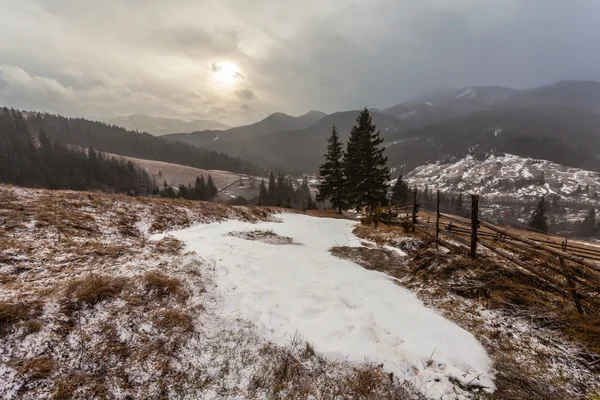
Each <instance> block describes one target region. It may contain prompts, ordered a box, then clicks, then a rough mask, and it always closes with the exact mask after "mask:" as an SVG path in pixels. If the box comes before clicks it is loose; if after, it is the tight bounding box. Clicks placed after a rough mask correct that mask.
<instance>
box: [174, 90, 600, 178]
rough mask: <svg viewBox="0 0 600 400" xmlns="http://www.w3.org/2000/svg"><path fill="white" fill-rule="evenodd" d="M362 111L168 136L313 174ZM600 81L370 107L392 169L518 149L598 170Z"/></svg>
mask: <svg viewBox="0 0 600 400" xmlns="http://www.w3.org/2000/svg"><path fill="white" fill-rule="evenodd" d="M357 114H358V110H353V111H343V112H337V113H333V114H329V115H325V114H323V113H320V112H315V111H313V112H310V113H308V114H305V115H303V116H301V117H296V118H295V117H290V116H287V115H285V114H279V113H276V114H273V115H271V116H269V117H267V118H266V119H264V120H262V121H260V122H257V123H255V124H252V125H248V126H242V127H237V128H232V129H229V130H224V131H218V132H216V131H200V132H193V133H190V134H175V135H166V136H165V139H167V140H174V141H181V142H185V143H189V144H193V145H195V146H198V147H205V148H208V149H213V150H218V151H221V152H224V153H227V154H229V155H232V156H237V157H241V158H245V159H250V160H252V161H253V162H255V163H257V164H258V165H262V166H264V167H267V168H277V169H281V170H287V171H294V172H314V171H316V169H317V167H318V165H319V163H320V162H321V160H322V155H323V152H324V151H325V144H326V138H327V136H328V135H329V133H330V131H331V127H332V125H333V124H334V123H335V124H336V126H337V127H338V131H339V133H340V135H341V137H342V139H344V140H345V139H347V136H348V134H349V131H350V128H351V127H352V125H353V124H354V119H355V118H356V116H357ZM599 114H600V83H597V82H589V81H585V82H583V81H561V82H558V83H556V84H554V85H550V86H545V87H540V88H534V89H529V90H515V89H510V88H504V87H498V86H471V87H465V88H460V89H440V90H435V91H432V92H429V93H425V94H423V95H421V96H418V97H415V98H413V99H410V100H408V101H405V102H403V103H400V104H397V105H394V106H391V107H389V108H385V109H383V110H372V116H373V121H374V123H375V124H376V125H377V127H378V128H379V129H380V130H381V133H382V136H383V137H384V138H385V139H386V142H387V143H386V146H388V148H387V150H386V154H387V156H388V157H389V159H390V165H391V166H392V167H399V168H401V169H402V170H405V171H406V172H408V171H409V170H411V169H412V168H414V167H416V166H418V165H422V164H424V163H428V162H436V161H440V160H448V161H452V160H456V159H458V158H462V157H464V156H466V155H467V154H471V153H478V154H479V157H481V156H485V155H486V154H491V153H493V152H503V151H504V152H512V153H513V154H517V155H520V156H523V157H537V158H543V159H548V160H550V161H553V162H557V163H562V164H565V165H570V166H573V167H580V168H589V169H599V168H600V158H599V156H598V155H599V154H600V133H599V132H600V115H599Z"/></svg>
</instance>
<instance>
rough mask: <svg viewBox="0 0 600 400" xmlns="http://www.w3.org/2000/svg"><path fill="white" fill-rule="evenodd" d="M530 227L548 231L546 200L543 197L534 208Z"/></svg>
mask: <svg viewBox="0 0 600 400" xmlns="http://www.w3.org/2000/svg"><path fill="white" fill-rule="evenodd" d="M529 227H530V228H532V229H535V230H537V231H541V232H548V218H547V217H546V201H545V200H544V198H543V197H542V198H541V199H540V202H539V203H538V205H537V206H536V207H535V210H533V213H532V214H531V218H530V219H529Z"/></svg>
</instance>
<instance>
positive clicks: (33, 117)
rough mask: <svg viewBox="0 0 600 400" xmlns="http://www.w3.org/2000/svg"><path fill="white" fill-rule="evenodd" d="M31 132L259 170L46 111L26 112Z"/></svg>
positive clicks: (198, 164)
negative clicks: (42, 132) (41, 130)
mask: <svg viewBox="0 0 600 400" xmlns="http://www.w3.org/2000/svg"><path fill="white" fill-rule="evenodd" d="M26 120H27V125H28V129H29V130H30V131H31V132H38V131H39V130H40V129H43V130H44V131H45V132H46V133H47V134H48V136H49V137H50V138H51V139H52V140H54V141H56V142H59V143H64V144H70V145H76V146H79V147H83V148H87V147H90V146H91V147H93V148H95V149H96V150H99V151H102V152H105V153H114V154H119V155H122V156H129V157H135V158H142V159H148V160H156V161H164V162H169V163H174V164H181V165H188V166H191V167H195V168H205V169H220V170H227V171H232V172H239V173H248V174H256V173H257V172H258V171H259V169H258V168H257V167H256V166H255V165H254V164H252V163H250V162H248V161H246V160H244V159H241V158H237V157H230V156H228V155H226V154H223V153H220V152H218V151H213V150H204V149H199V148H196V147H194V146H190V145H188V144H184V143H172V142H169V141H167V140H165V139H163V138H159V137H155V136H152V135H150V134H148V133H139V132H133V131H128V130H126V129H124V128H120V127H117V126H114V125H107V124H104V123H101V122H94V121H89V120H86V119H83V118H65V117H62V116H59V115H51V114H46V113H27V119H26Z"/></svg>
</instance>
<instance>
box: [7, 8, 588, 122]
mask: <svg viewBox="0 0 600 400" xmlns="http://www.w3.org/2000/svg"><path fill="white" fill-rule="evenodd" d="M0 10H2V11H1V12H0V105H7V106H12V107H16V108H23V109H38V110H46V111H51V112H56V113H61V114H65V115H70V116H85V117H89V118H96V119H107V118H110V117H113V116H120V115H129V114H133V113H144V114H150V115H156V116H171V117H181V118H185V119H191V118H203V119H204V118H206V119H215V120H219V121H222V122H224V123H228V124H231V125H236V124H242V123H247V122H253V121H256V120H258V119H259V118H261V117H264V116H266V115H267V114H269V113H271V112H274V111H282V112H286V113H289V114H292V115H299V114H302V113H304V112H307V111H309V110H311V109H318V110H322V111H325V112H334V111H340V110H347V109H356V108H359V107H363V106H365V105H366V106H369V107H378V108H383V107H387V106H391V105H394V104H396V103H399V102H401V101H403V100H406V99H407V98H409V97H411V96H414V95H417V94H420V93H421V92H424V91H428V90H430V89H433V88H436V87H440V86H452V87H461V86H469V85H492V84H493V85H503V86H509V87H515V88H523V87H532V86H537V85H543V84H548V83H552V82H554V81H558V80H561V79H567V78H572V79H595V80H598V79H600V51H598V44H599V43H600V1H597V0H577V1H571V0H214V1H209V0H178V1H167V0H101V1H99V0H0Z"/></svg>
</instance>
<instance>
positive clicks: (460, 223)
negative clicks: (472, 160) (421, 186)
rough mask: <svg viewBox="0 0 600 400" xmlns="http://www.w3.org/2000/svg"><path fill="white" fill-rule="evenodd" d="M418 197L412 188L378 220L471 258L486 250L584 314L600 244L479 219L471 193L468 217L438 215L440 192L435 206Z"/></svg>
mask: <svg viewBox="0 0 600 400" xmlns="http://www.w3.org/2000/svg"><path fill="white" fill-rule="evenodd" d="M417 196H418V194H417V192H416V191H415V192H413V196H412V201H411V203H408V204H402V205H399V206H393V205H392V204H390V205H388V208H387V210H386V211H384V212H383V213H382V214H381V217H380V219H381V221H382V222H383V223H386V224H388V225H403V226H404V227H405V228H406V229H411V230H412V231H413V232H414V231H419V232H421V233H423V234H425V235H427V236H429V237H431V238H433V239H434V240H435V241H436V242H437V243H440V244H442V245H444V246H446V247H448V248H451V249H452V248H456V247H457V246H459V247H464V248H466V249H468V254H469V256H470V257H472V258H476V257H478V255H481V254H482V253H484V252H485V251H489V252H491V253H493V254H494V255H496V256H498V257H500V258H502V259H504V260H506V261H508V262H510V263H513V264H514V265H516V266H518V267H519V268H522V269H524V270H526V271H527V272H529V273H531V274H533V275H535V276H537V277H538V278H540V279H542V280H544V281H545V282H546V283H547V284H548V285H551V286H552V287H553V288H554V289H555V291H556V292H557V293H561V294H564V295H565V296H569V297H571V298H572V299H573V301H574V302H575V305H576V308H577V310H578V311H579V312H583V309H582V306H581V301H582V299H583V298H584V297H583V293H587V294H588V295H598V293H600V247H595V246H593V245H586V244H585V243H581V242H575V243H574V242H572V241H571V242H569V241H568V240H567V239H566V238H561V237H557V236H553V235H549V234H547V233H541V232H527V231H523V230H516V229H511V228H507V227H500V226H496V225H494V224H491V223H489V222H487V221H483V220H481V219H480V216H479V196H478V195H472V196H471V211H470V218H466V217H461V216H457V215H451V214H442V213H441V212H440V192H439V191H438V192H437V201H436V209H435V210H425V209H424V208H423V207H422V206H421V204H419V201H418V198H417ZM481 248H483V249H485V250H482V249H481Z"/></svg>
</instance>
